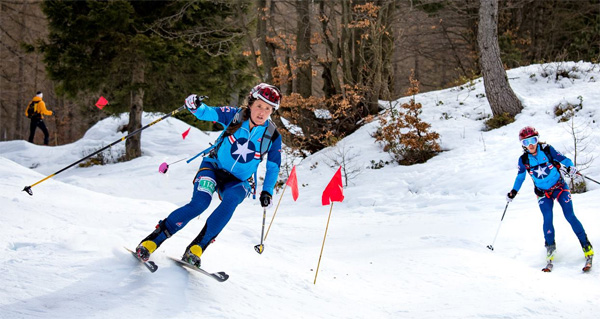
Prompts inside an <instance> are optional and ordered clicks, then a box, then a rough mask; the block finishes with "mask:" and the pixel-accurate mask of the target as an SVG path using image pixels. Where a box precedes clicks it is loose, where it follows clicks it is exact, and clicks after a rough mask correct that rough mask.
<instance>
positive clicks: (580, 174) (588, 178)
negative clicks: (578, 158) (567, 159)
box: [577, 172, 600, 184]
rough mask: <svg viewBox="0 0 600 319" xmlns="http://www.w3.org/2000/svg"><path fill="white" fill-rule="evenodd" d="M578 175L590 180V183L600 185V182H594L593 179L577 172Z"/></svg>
mask: <svg viewBox="0 0 600 319" xmlns="http://www.w3.org/2000/svg"><path fill="white" fill-rule="evenodd" d="M577 175H579V176H582V177H583V178H587V179H589V180H590V181H592V182H594V183H596V184H600V182H598V181H596V180H593V179H592V178H590V177H587V176H586V175H583V174H579V172H577Z"/></svg>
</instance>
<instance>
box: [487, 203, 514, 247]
mask: <svg viewBox="0 0 600 319" xmlns="http://www.w3.org/2000/svg"><path fill="white" fill-rule="evenodd" d="M509 203H510V202H506V207H504V213H502V218H500V224H499V225H498V230H496V236H494V241H493V242H492V244H491V245H488V246H487V248H489V249H490V250H494V244H495V243H496V238H498V233H499V232H500V226H502V221H503V220H504V214H506V209H507V208H508V204H509Z"/></svg>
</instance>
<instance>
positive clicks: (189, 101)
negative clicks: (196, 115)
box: [185, 94, 204, 111]
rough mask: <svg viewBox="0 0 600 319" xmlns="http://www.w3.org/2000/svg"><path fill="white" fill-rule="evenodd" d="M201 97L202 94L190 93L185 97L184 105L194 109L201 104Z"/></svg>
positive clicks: (191, 109)
mask: <svg viewBox="0 0 600 319" xmlns="http://www.w3.org/2000/svg"><path fill="white" fill-rule="evenodd" d="M203 98H204V97H203V96H202V97H199V96H197V95H196V94H192V95H190V96H188V97H187V98H186V99H185V107H187V109H188V110H190V111H195V110H196V109H197V108H199V107H200V106H201V105H202V99H203Z"/></svg>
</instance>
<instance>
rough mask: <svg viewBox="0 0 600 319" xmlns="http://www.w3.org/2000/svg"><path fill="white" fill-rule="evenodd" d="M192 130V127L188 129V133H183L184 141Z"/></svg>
mask: <svg viewBox="0 0 600 319" xmlns="http://www.w3.org/2000/svg"><path fill="white" fill-rule="evenodd" d="M191 129H192V128H191V127H190V128H188V129H187V131H185V132H183V133H181V136H182V137H183V139H184V140H185V138H186V137H187V136H188V134H190V130H191Z"/></svg>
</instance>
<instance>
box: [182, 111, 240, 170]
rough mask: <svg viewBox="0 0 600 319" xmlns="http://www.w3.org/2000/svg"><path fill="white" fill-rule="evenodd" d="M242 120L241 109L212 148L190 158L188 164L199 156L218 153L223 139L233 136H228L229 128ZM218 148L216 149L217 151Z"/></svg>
mask: <svg viewBox="0 0 600 319" xmlns="http://www.w3.org/2000/svg"><path fill="white" fill-rule="evenodd" d="M241 120H242V112H241V109H240V110H238V112H237V113H235V115H234V116H233V119H232V120H231V122H229V124H227V125H226V126H225V128H224V129H223V131H221V135H219V137H217V139H216V140H215V143H214V144H212V145H211V146H209V147H208V148H206V149H205V150H203V151H202V152H200V153H198V154H196V155H194V156H193V157H192V158H190V159H189V160H187V161H186V163H188V164H189V163H190V162H191V161H193V160H195V159H196V158H197V157H198V156H205V155H206V154H209V153H211V152H212V151H213V150H214V151H216V150H217V149H218V147H219V146H221V143H223V139H225V137H227V136H229V135H231V134H227V135H226V132H227V128H228V127H229V126H231V125H235V124H237V123H239V122H240V121H241ZM215 148H216V149H215Z"/></svg>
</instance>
